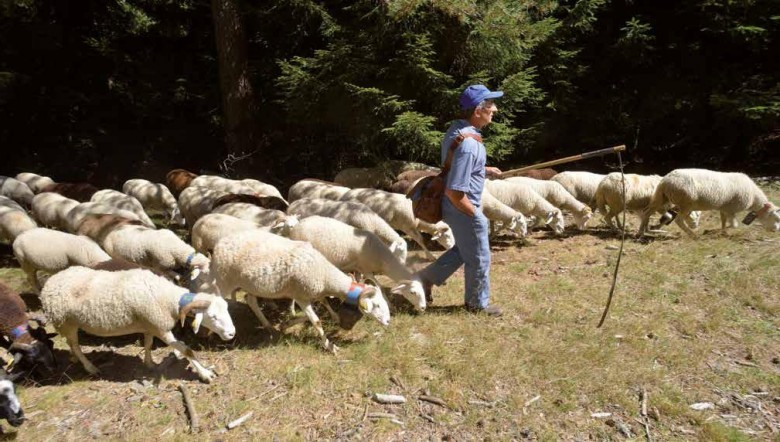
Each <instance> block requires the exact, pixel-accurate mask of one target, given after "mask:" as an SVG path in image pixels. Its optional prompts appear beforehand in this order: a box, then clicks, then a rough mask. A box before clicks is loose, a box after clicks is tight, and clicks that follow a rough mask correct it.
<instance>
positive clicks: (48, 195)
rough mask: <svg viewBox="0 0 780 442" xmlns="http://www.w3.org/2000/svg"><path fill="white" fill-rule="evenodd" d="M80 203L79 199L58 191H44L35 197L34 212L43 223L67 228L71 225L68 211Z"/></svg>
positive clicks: (36, 217) (58, 227)
mask: <svg viewBox="0 0 780 442" xmlns="http://www.w3.org/2000/svg"><path fill="white" fill-rule="evenodd" d="M78 205H79V202H78V201H76V200H73V199H70V198H67V197H64V196H62V195H60V194H58V193H53V192H44V193H40V194H38V195H35V198H33V200H32V213H33V216H34V217H35V219H37V220H38V222H39V223H41V224H42V225H44V226H48V227H53V228H56V229H60V230H66V229H67V228H68V226H69V223H68V212H70V211H71V210H72V209H73V208H74V207H76V206H78Z"/></svg>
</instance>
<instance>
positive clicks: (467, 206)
mask: <svg viewBox="0 0 780 442" xmlns="http://www.w3.org/2000/svg"><path fill="white" fill-rule="evenodd" d="M444 195H446V196H447V198H449V200H450V202H451V203H452V205H453V206H455V208H456V209H458V210H460V211H461V212H463V213H465V214H466V215H468V216H470V217H474V215H476V214H477V208H476V207H474V205H473V204H471V201H469V198H468V197H467V196H466V194H465V193H463V192H461V191H459V190H452V189H445V190H444Z"/></svg>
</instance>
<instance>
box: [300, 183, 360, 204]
mask: <svg viewBox="0 0 780 442" xmlns="http://www.w3.org/2000/svg"><path fill="white" fill-rule="evenodd" d="M347 192H349V187H344V186H339V185H338V184H336V183H333V182H330V181H321V180H316V179H314V178H306V179H303V180H300V181H298V182H297V183H295V184H293V185H292V187H290V190H289V191H287V200H288V201H290V203H292V202H293V201H296V200H299V199H301V198H309V199H318V198H324V199H329V200H338V199H340V198H341V197H342V196H344V194H345V193H347Z"/></svg>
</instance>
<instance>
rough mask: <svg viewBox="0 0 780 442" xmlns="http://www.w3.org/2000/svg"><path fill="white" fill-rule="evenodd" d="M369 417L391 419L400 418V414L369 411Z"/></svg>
mask: <svg viewBox="0 0 780 442" xmlns="http://www.w3.org/2000/svg"><path fill="white" fill-rule="evenodd" d="M366 416H367V417H368V418H369V419H391V420H393V419H394V420H398V416H396V415H394V414H392V413H368V414H367V415H366Z"/></svg>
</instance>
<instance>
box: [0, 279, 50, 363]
mask: <svg viewBox="0 0 780 442" xmlns="http://www.w3.org/2000/svg"><path fill="white" fill-rule="evenodd" d="M31 319H33V320H34V321H36V322H38V327H37V328H31V327H30V324H29V321H30V320H31ZM43 322H44V321H43V320H42V318H31V317H30V315H28V314H27V305H26V304H25V303H24V300H23V299H22V297H21V296H19V293H17V292H16V291H15V290H13V289H12V288H11V287H9V286H7V285H5V284H4V283H2V282H0V332H2V334H3V338H4V339H3V341H4V342H3V346H6V345H7V347H6V348H7V349H8V351H9V352H10V353H11V354H13V355H14V365H13V370H14V371H17V370H22V371H28V370H34V371H36V372H38V373H40V374H42V375H51V374H53V373H54V371H55V370H56V369H57V361H56V360H55V359H54V355H53V354H52V349H53V347H54V343H53V342H52V341H51V336H53V335H48V334H46V331H45V330H44V329H43ZM6 339H7V340H6ZM9 341H10V342H9Z"/></svg>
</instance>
